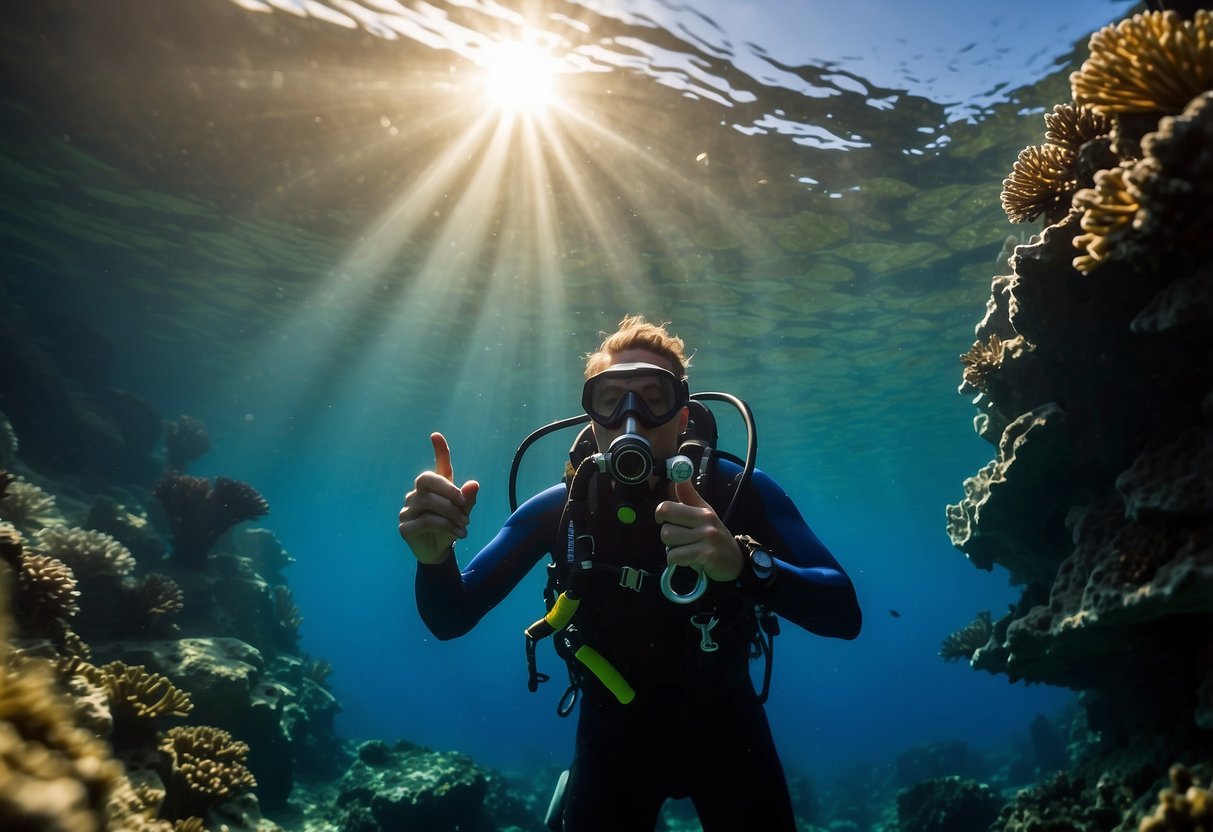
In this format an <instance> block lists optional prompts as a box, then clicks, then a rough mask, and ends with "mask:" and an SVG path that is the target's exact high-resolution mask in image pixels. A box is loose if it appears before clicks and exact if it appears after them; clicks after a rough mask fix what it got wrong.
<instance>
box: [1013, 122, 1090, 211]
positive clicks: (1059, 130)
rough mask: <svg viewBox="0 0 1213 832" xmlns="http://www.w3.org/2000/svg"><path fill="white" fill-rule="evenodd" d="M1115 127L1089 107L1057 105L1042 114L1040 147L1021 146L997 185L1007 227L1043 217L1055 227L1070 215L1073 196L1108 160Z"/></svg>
mask: <svg viewBox="0 0 1213 832" xmlns="http://www.w3.org/2000/svg"><path fill="white" fill-rule="evenodd" d="M1113 127H1114V122H1113V121H1112V119H1110V118H1109V117H1108V116H1106V115H1104V114H1102V113H1098V112H1096V111H1095V110H1092V109H1091V108H1090V107H1076V106H1075V105H1073V104H1058V105H1057V106H1055V107H1054V108H1053V110H1052V112H1049V113H1046V114H1045V140H1046V141H1045V143H1044V144H1043V145H1032V146H1029V147H1025V148H1024V149H1023V150H1022V151H1020V153H1019V158H1017V159H1016V160H1015V164H1014V166H1013V167H1012V168H1011V173H1010V174H1009V175H1008V176H1007V178H1006V179H1004V180H1003V183H1002V196H1001V201H1002V208H1003V211H1004V212H1005V213H1006V215H1007V219H1009V220H1010V221H1011V222H1030V221H1032V220H1035V219H1036V218H1037V217H1039V216H1041V215H1042V214H1043V215H1044V216H1045V219H1046V220H1047V221H1048V222H1057V221H1058V220H1060V219H1061V218H1062V217H1064V216H1065V215H1066V214H1067V213H1069V211H1070V202H1071V198H1072V197H1073V195H1074V193H1075V192H1076V191H1077V190H1078V189H1079V188H1080V187H1084V186H1089V185H1090V184H1091V182H1092V176H1093V174H1094V173H1095V171H1096V170H1097V169H1098V168H1099V167H1100V165H1099V162H1100V161H1101V160H1103V159H1105V158H1107V154H1108V152H1109V151H1108V150H1107V148H1106V147H1105V144H1106V142H1101V141H1100V140H1101V139H1104V137H1106V136H1108V135H1109V134H1110V133H1111V131H1112V129H1113Z"/></svg>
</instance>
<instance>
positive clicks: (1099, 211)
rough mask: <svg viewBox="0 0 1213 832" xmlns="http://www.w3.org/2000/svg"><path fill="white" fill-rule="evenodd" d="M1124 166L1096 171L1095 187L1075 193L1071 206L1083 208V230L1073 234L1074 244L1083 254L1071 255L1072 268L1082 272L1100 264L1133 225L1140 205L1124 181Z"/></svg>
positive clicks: (1081, 223) (1078, 208)
mask: <svg viewBox="0 0 1213 832" xmlns="http://www.w3.org/2000/svg"><path fill="white" fill-rule="evenodd" d="M1125 173H1126V169H1125V168H1123V167H1116V168H1111V169H1109V170H1101V171H1100V172H1099V173H1097V174H1095V187H1094V188H1084V189H1083V190H1081V191H1079V192H1078V193H1076V194H1074V207H1075V209H1077V210H1079V211H1081V212H1082V218H1081V219H1080V220H1079V223H1078V224H1079V227H1081V228H1082V230H1083V232H1084V233H1083V234H1080V235H1079V236H1077V237H1075V238H1074V247H1075V248H1079V249H1083V250H1084V251H1085V254H1082V255H1079V256H1078V257H1076V258H1074V268H1076V269H1078V270H1079V271H1080V272H1082V273H1083V274H1088V273H1089V272H1091V270H1093V269H1095V268H1096V267H1097V266H1099V265H1100V264H1101V263H1102V262H1103V261H1104V260H1105V259H1106V258H1107V257H1108V256H1109V254H1110V253H1112V252H1113V251H1114V250H1115V247H1116V245H1117V243H1118V242H1119V239H1120V238H1121V237H1122V236H1124V234H1125V232H1126V231H1128V230H1129V229H1130V228H1131V227H1132V223H1133V218H1134V217H1135V216H1136V215H1137V210H1138V208H1139V207H1140V205H1139V203H1138V201H1137V197H1136V196H1135V195H1134V194H1133V193H1131V192H1130V188H1129V186H1128V185H1127V184H1126V182H1125Z"/></svg>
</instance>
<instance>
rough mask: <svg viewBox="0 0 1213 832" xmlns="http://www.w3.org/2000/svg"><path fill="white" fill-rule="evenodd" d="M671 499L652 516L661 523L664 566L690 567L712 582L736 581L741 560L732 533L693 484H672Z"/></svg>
mask: <svg viewBox="0 0 1213 832" xmlns="http://www.w3.org/2000/svg"><path fill="white" fill-rule="evenodd" d="M674 496H675V497H676V498H677V499H674V500H666V501H665V502H663V503H661V504H660V505H658V506H657V511H656V512H655V513H654V515H653V516H654V517H655V518H656V519H657V522H658V523H661V524H662V525H661V542H662V543H664V544H665V545H666V551H667V552H668V554H667V556H666V563H668V564H669V565H670V566H693V567H695V568H696V569H699V570H700V571H702V572H703V573H704V574H705V575H707V576H708V578H710V579H711V580H713V581H734V580H736V579H737V576H738V575H740V574H741V565H742V562H743V558H742V555H741V547H739V546H738V545H737V541H736V540H734V539H733V533H732V532H730V531H729V530H728V529H726V528H725V526H724V522H723V521H722V520H721V519H720V516H719V515H717V514H716V510H715V509H714V508H712V507H711V506H710V505H708V504H707V502H706V501H705V500H704V499H703V498H702V497H700V496H699V492H698V491H696V490H695V484H694V483H692V482H690V481H689V480H688V481H687V482H680V483H675V484H674Z"/></svg>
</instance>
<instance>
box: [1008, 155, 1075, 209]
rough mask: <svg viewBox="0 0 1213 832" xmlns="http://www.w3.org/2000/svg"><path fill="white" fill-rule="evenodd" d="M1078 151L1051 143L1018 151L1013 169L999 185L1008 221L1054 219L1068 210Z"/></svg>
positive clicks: (1073, 186)
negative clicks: (1047, 216)
mask: <svg viewBox="0 0 1213 832" xmlns="http://www.w3.org/2000/svg"><path fill="white" fill-rule="evenodd" d="M1077 155H1078V154H1077V151H1075V150H1071V149H1070V148H1068V147H1062V146H1059V145H1054V144H1044V145H1040V146H1036V145H1033V146H1031V147H1025V148H1024V149H1023V150H1022V151H1020V154H1019V158H1018V159H1016V160H1015V167H1014V168H1013V169H1012V171H1011V174H1010V175H1009V176H1008V177H1007V178H1006V179H1005V180H1004V181H1003V183H1002V208H1003V210H1004V211H1006V213H1007V218H1008V219H1010V220H1011V222H1030V221H1031V220H1034V219H1036V218H1037V217H1039V216H1040V215H1041V214H1048V215H1049V216H1050V217H1054V218H1055V217H1056V216H1057V215H1058V212H1060V213H1061V214H1065V212H1066V211H1068V210H1069V208H1070V195H1071V194H1073V193H1074V191H1075V190H1076V189H1077V188H1078V178H1077V175H1076V171H1075V169H1074V162H1075V160H1076V158H1077Z"/></svg>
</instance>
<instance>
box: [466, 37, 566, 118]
mask: <svg viewBox="0 0 1213 832" xmlns="http://www.w3.org/2000/svg"><path fill="white" fill-rule="evenodd" d="M481 67H482V69H483V71H484V79H483V83H484V88H483V89H484V97H485V100H486V101H487V102H488V103H489V105H490V106H491V107H493V108H494V109H496V110H498V111H499V112H502V113H509V114H514V115H540V114H542V113H543V112H544V111H545V110H546V109H548V107H550V106H551V105H552V104H554V103H555V102H556V75H557V73H556V61H555V60H554V59H553V58H552V57H551V56H549V55H548V54H546V53H545V52H544V51H543V50H542V49H540V48H539V47H538V46H536V45H534V44H529V43H521V42H509V43H497V44H493V45H492V46H490V47H488V48H487V49H486V51H485V54H484V56H483V57H482V59H481Z"/></svg>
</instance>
